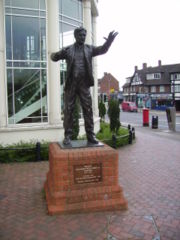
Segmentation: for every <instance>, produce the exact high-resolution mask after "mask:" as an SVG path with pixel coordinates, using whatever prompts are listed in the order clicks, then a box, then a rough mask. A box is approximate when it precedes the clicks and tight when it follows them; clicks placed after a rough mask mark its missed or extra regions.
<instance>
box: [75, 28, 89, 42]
mask: <svg viewBox="0 0 180 240" xmlns="http://www.w3.org/2000/svg"><path fill="white" fill-rule="evenodd" d="M75 38H76V42H77V43H78V44H79V45H82V44H84V42H85V40H86V32H85V31H80V32H78V33H77V34H76V36H75Z"/></svg>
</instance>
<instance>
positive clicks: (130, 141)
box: [129, 130, 132, 144]
mask: <svg viewBox="0 0 180 240" xmlns="http://www.w3.org/2000/svg"><path fill="white" fill-rule="evenodd" d="M129 144H132V130H129Z"/></svg>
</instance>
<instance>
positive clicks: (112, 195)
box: [45, 143, 127, 214]
mask: <svg viewBox="0 0 180 240" xmlns="http://www.w3.org/2000/svg"><path fill="white" fill-rule="evenodd" d="M45 192H46V200H47V206H48V213H49V214H59V213H75V212H89V211H103V210H121V209H127V202H126V200H125V199H124V196H123V191H122V187H120V186H119V183H118V152H117V151H116V150H114V149H112V148H110V147H109V146H106V145H105V146H103V147H93V148H78V149H61V147H60V146H59V145H58V144H57V143H52V144H50V146H49V172H48V173H47V180H46V182H45Z"/></svg>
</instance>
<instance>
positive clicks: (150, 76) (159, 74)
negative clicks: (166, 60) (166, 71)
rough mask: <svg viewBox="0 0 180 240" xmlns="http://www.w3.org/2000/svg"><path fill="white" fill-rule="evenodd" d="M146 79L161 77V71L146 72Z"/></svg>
mask: <svg viewBox="0 0 180 240" xmlns="http://www.w3.org/2000/svg"><path fill="white" fill-rule="evenodd" d="M146 79H147V80H154V79H161V73H148V74H146Z"/></svg>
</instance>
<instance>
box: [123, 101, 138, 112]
mask: <svg viewBox="0 0 180 240" xmlns="http://www.w3.org/2000/svg"><path fill="white" fill-rule="evenodd" d="M121 107H122V110H123V111H126V112H137V111H138V109H137V106H136V103H134V102H122V104H121Z"/></svg>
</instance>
